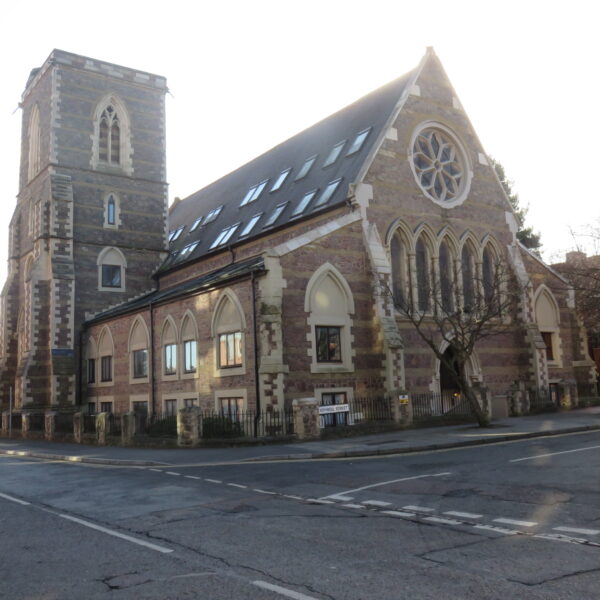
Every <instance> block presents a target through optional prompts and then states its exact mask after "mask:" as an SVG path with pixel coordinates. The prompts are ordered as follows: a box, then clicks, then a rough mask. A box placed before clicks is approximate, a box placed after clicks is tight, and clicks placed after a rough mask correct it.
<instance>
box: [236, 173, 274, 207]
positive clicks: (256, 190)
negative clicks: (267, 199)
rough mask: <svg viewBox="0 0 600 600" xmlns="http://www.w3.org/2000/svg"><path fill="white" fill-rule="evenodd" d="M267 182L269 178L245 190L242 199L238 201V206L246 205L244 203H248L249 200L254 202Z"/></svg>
mask: <svg viewBox="0 0 600 600" xmlns="http://www.w3.org/2000/svg"><path fill="white" fill-rule="evenodd" d="M267 183H269V180H268V179H265V180H264V181H261V182H260V183H257V184H256V185H254V186H252V187H251V188H250V189H249V190H248V191H247V192H246V195H245V196H244V199H243V200H242V202H241V203H240V206H246V204H250V202H254V201H255V200H256V199H257V198H258V197H259V196H260V195H261V193H262V191H263V190H264V189H265V186H266V185H267Z"/></svg>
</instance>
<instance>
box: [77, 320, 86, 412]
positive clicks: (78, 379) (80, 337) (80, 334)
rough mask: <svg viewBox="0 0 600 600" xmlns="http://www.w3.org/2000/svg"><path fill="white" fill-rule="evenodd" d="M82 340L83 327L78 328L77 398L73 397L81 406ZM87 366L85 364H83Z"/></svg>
mask: <svg viewBox="0 0 600 600" xmlns="http://www.w3.org/2000/svg"><path fill="white" fill-rule="evenodd" d="M82 341H83V328H81V327H80V328H79V369H78V370H79V373H78V374H77V398H76V399H75V404H77V405H79V406H82V405H83V397H82V390H83V374H84V371H83V367H84V364H83V346H82V345H81V344H82ZM85 366H86V367H87V365H85ZM85 373H86V374H87V369H86V370H85Z"/></svg>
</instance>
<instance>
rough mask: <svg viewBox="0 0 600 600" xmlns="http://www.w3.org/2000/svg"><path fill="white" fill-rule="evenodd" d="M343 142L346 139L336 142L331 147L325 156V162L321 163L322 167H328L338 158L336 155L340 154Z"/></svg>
mask: <svg viewBox="0 0 600 600" xmlns="http://www.w3.org/2000/svg"><path fill="white" fill-rule="evenodd" d="M345 143H346V140H344V141H343V142H338V143H337V144H336V145H335V146H334V147H333V148H332V149H331V152H330V153H329V156H328V157H327V158H326V160H325V162H324V163H323V166H324V167H328V166H329V165H332V164H333V163H334V162H335V161H336V160H337V159H338V156H339V155H340V152H341V151H342V148H343V147H344V144H345Z"/></svg>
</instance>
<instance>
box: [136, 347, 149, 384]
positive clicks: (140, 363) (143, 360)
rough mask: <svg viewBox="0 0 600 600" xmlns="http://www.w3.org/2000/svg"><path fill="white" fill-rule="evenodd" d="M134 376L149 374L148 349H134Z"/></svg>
mask: <svg viewBox="0 0 600 600" xmlns="http://www.w3.org/2000/svg"><path fill="white" fill-rule="evenodd" d="M133 376H134V377H147V376H148V350H147V349H145V348H144V349H142V350H134V352H133Z"/></svg>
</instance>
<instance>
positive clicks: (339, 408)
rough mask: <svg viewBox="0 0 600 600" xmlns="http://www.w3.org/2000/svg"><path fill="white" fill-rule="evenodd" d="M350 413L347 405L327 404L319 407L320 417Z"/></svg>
mask: <svg viewBox="0 0 600 600" xmlns="http://www.w3.org/2000/svg"><path fill="white" fill-rule="evenodd" d="M341 412H350V405H349V404H327V405H326V406H319V414H320V415H330V414H332V413H341Z"/></svg>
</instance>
